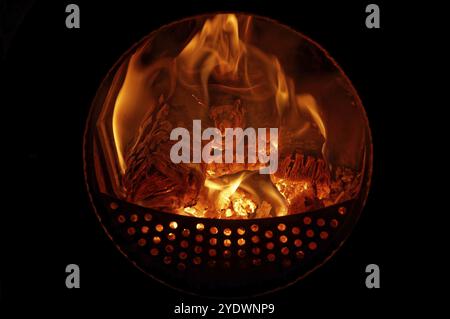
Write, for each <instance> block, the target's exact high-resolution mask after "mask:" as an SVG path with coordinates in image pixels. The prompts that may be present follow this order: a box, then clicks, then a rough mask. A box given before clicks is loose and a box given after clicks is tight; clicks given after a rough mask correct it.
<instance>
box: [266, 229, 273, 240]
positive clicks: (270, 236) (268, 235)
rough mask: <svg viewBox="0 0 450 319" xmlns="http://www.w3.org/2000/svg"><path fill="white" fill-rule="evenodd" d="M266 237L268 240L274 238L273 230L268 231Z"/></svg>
mask: <svg viewBox="0 0 450 319" xmlns="http://www.w3.org/2000/svg"><path fill="white" fill-rule="evenodd" d="M264 235H265V236H266V238H272V237H273V232H272V231H271V230H267V231H266V232H265V233H264Z"/></svg>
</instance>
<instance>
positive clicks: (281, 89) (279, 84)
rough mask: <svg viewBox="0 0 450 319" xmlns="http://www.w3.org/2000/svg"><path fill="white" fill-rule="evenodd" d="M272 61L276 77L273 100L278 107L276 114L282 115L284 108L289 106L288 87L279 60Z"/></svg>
mask: <svg viewBox="0 0 450 319" xmlns="http://www.w3.org/2000/svg"><path fill="white" fill-rule="evenodd" d="M273 63H274V65H275V70H276V77H277V81H276V85H275V90H276V93H275V102H276V105H277V108H278V114H279V115H282V114H283V113H284V111H285V109H286V108H287V107H288V106H289V88H288V85H287V81H286V76H285V75H284V72H283V69H282V67H281V65H280V62H279V61H278V59H274V62H273Z"/></svg>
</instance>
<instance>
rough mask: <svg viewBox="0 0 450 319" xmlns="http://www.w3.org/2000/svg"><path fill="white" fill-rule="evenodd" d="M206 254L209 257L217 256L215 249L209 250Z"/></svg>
mask: <svg viewBox="0 0 450 319" xmlns="http://www.w3.org/2000/svg"><path fill="white" fill-rule="evenodd" d="M208 254H209V255H210V256H211V257H215V256H216V255H217V251H216V250H215V249H210V250H209V251H208Z"/></svg>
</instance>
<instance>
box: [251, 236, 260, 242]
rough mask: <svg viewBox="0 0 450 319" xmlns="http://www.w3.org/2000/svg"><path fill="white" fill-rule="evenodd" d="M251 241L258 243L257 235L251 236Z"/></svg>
mask: <svg viewBox="0 0 450 319" xmlns="http://www.w3.org/2000/svg"><path fill="white" fill-rule="evenodd" d="M252 242H253V243H254V244H257V243H259V237H258V236H256V235H255V236H253V237H252Z"/></svg>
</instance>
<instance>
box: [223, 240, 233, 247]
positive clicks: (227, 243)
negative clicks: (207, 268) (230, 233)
mask: <svg viewBox="0 0 450 319" xmlns="http://www.w3.org/2000/svg"><path fill="white" fill-rule="evenodd" d="M223 245H224V246H225V247H230V246H231V240H229V239H225V240H224V241H223Z"/></svg>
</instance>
